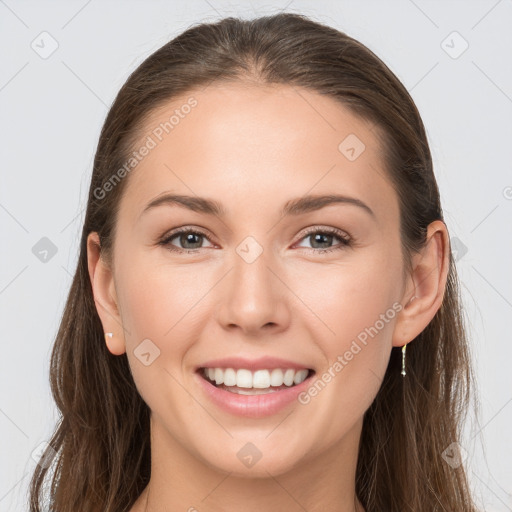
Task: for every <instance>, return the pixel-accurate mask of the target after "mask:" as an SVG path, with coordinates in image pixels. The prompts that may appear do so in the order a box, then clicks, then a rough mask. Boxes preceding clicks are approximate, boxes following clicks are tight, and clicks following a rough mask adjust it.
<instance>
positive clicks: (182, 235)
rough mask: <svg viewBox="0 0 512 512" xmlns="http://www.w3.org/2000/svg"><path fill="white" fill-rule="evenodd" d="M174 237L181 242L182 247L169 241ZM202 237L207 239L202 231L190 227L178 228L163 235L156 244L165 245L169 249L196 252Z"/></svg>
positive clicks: (200, 245)
mask: <svg viewBox="0 0 512 512" xmlns="http://www.w3.org/2000/svg"><path fill="white" fill-rule="evenodd" d="M175 238H177V239H178V242H179V243H180V244H182V247H176V246H175V245H173V244H172V243H171V241H172V240H174V239H175ZM204 239H206V240H209V239H208V237H207V235H206V234H205V233H203V232H202V231H198V230H194V229H190V228H180V229H176V230H174V231H173V232H171V233H169V234H167V235H165V236H164V238H163V239H162V240H160V241H159V242H158V244H159V245H162V246H164V247H166V248H167V249H169V250H170V251H176V252H196V251H197V250H198V249H201V248H202V242H203V240H204Z"/></svg>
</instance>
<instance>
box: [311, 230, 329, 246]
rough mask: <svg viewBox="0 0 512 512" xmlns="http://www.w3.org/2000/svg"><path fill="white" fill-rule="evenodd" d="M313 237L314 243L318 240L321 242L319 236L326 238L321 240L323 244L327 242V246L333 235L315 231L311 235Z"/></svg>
mask: <svg viewBox="0 0 512 512" xmlns="http://www.w3.org/2000/svg"><path fill="white" fill-rule="evenodd" d="M312 236H313V237H314V239H315V243H316V242H319V243H320V244H322V241H321V238H327V242H323V244H324V245H325V244H327V247H328V246H329V242H330V241H332V237H333V235H329V234H324V233H316V234H315V235H312Z"/></svg>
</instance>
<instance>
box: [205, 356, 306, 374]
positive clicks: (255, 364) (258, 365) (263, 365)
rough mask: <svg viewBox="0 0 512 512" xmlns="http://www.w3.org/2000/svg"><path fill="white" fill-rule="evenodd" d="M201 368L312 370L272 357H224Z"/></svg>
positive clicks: (299, 364) (302, 365)
mask: <svg viewBox="0 0 512 512" xmlns="http://www.w3.org/2000/svg"><path fill="white" fill-rule="evenodd" d="M200 368H236V369H241V368H243V369H247V370H251V371H255V370H273V369H275V368H282V369H288V368H293V369H294V370H302V369H303V368H305V369H311V368H310V367H309V366H308V365H304V364H301V363H296V362H294V361H289V360H286V359H281V358H278V357H271V356H264V357H259V358H257V359H246V358H243V357H224V358H222V359H214V360H212V361H207V362H205V363H203V364H201V365H199V366H198V367H197V370H199V369H200Z"/></svg>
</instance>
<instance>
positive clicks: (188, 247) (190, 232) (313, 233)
mask: <svg viewBox="0 0 512 512" xmlns="http://www.w3.org/2000/svg"><path fill="white" fill-rule="evenodd" d="M174 239H177V241H178V243H179V244H180V245H181V247H177V246H176V245H175V244H173V243H172V241H173V240H174ZM307 239H309V240H310V242H311V243H312V244H313V247H311V248H307V247H306V248H305V249H307V250H308V251H313V252H319V253H321V254H324V253H328V252H331V251H336V250H340V249H344V248H345V247H351V246H352V238H351V237H350V236H349V235H347V234H346V233H344V232H342V231H340V230H338V229H334V228H320V227H313V228H311V229H309V230H307V231H306V233H305V235H303V237H302V238H301V239H300V240H301V241H302V240H307ZM335 239H338V240H339V242H340V243H338V244H337V245H335V246H332V247H331V246H330V245H331V244H332V243H333V241H334V240H335ZM204 240H208V241H210V239H209V238H208V236H207V235H206V233H204V232H202V231H200V230H197V229H191V228H188V227H183V228H179V229H176V230H174V231H172V232H171V233H168V234H166V235H164V237H163V238H162V239H161V240H160V241H159V242H158V244H159V245H161V246H163V247H165V248H167V249H168V250H170V251H175V252H180V253H182V252H187V253H196V252H197V251H198V250H199V249H202V248H204V247H203V245H202V244H203V242H204ZM317 244H319V245H320V247H314V246H315V245H317ZM210 247H213V245H210ZM298 247H303V246H300V245H299V246H298ZM303 248H304V247H303Z"/></svg>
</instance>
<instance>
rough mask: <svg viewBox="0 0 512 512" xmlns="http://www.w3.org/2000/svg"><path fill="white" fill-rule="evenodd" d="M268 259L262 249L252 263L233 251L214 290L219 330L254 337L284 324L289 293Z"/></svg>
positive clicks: (282, 279)
mask: <svg viewBox="0 0 512 512" xmlns="http://www.w3.org/2000/svg"><path fill="white" fill-rule="evenodd" d="M270 260H271V258H270V257H267V254H266V252H265V251H263V252H262V253H261V254H260V255H259V256H258V257H257V258H256V259H255V260H254V261H252V262H250V260H246V259H244V257H242V256H239V255H238V254H235V257H234V258H233V267H232V269H231V271H230V272H229V273H228V275H227V276H226V277H225V279H223V281H222V284H221V286H220V287H219V290H218V294H219V295H218V299H219V300H218V304H219V305H218V308H217V315H216V316H217V321H218V322H219V323H220V325H221V326H222V328H223V329H225V330H228V331H233V330H237V329H238V330H240V331H241V332H243V333H244V334H246V335H251V336H257V335H258V334H269V333H270V332H272V333H277V332H280V331H283V330H285V329H286V328H287V327H288V325H289V323H290V316H291V315H290V308H289V294H290V292H289V289H288V288H287V286H286V284H285V282H284V281H285V280H284V278H283V276H281V275H279V274H280V272H279V271H278V270H277V271H276V270H275V269H276V268H277V267H278V266H277V265H276V264H275V262H273V261H270ZM271 267H272V268H271Z"/></svg>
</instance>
